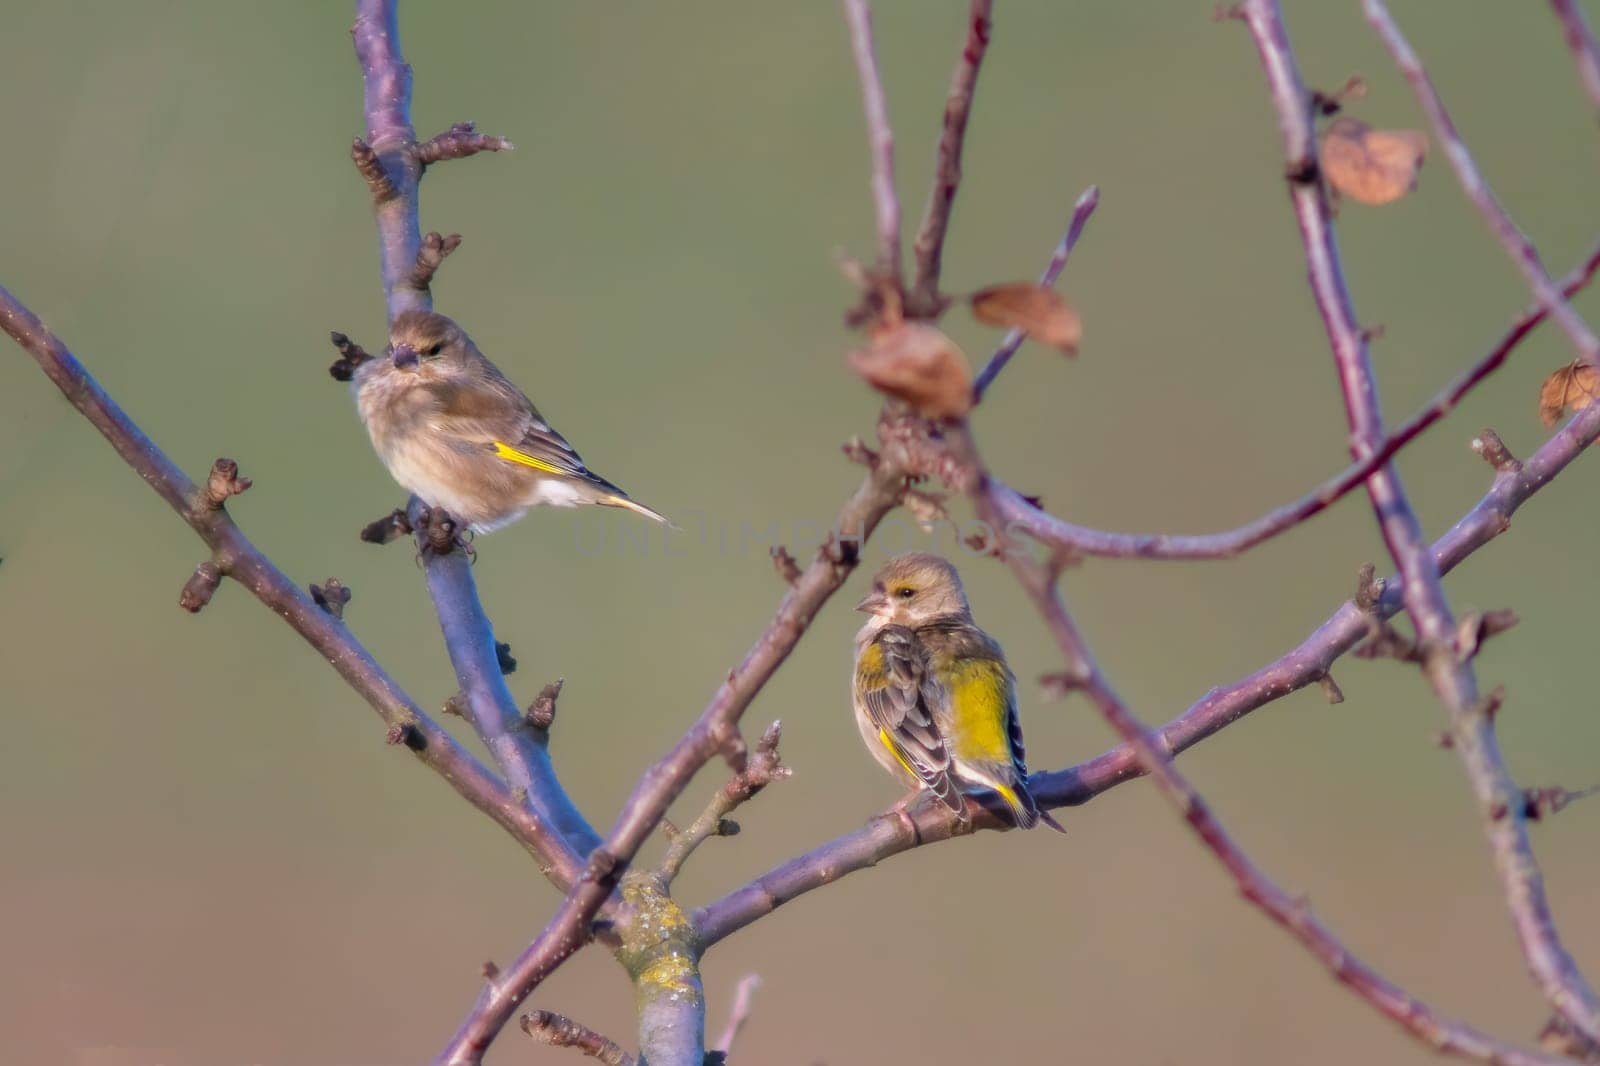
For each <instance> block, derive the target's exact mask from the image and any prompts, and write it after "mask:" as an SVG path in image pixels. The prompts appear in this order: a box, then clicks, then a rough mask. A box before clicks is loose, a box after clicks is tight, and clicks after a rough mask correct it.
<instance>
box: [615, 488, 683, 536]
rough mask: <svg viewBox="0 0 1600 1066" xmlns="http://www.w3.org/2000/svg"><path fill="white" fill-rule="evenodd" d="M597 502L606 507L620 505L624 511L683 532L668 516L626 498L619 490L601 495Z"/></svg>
mask: <svg viewBox="0 0 1600 1066" xmlns="http://www.w3.org/2000/svg"><path fill="white" fill-rule="evenodd" d="M598 502H599V503H601V504H603V505H604V506H606V507H621V508H622V509H623V510H625V511H632V512H633V513H634V514H642V515H644V516H645V517H646V518H651V519H654V520H655V521H657V522H660V523H661V524H662V525H664V526H666V527H667V528H668V529H671V530H676V531H677V532H680V533H681V532H683V531H682V530H681V529H679V527H678V526H677V524H676V523H674V522H673V521H672V519H670V518H668V517H667V516H666V515H664V514H662V513H661V512H660V511H656V510H652V509H651V508H649V507H646V506H645V505H644V504H642V503H636V502H634V501H633V500H630V499H628V497H627V496H625V495H623V494H622V493H620V492H616V493H612V494H610V495H608V496H602V497H600V499H599V501H598Z"/></svg>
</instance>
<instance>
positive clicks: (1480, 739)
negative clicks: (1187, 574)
mask: <svg viewBox="0 0 1600 1066" xmlns="http://www.w3.org/2000/svg"><path fill="white" fill-rule="evenodd" d="M1363 2H1364V4H1365V7H1366V11H1367V15H1368V18H1369V20H1372V21H1373V22H1374V25H1377V26H1378V28H1379V31H1380V34H1381V35H1383V36H1384V38H1385V42H1386V43H1387V44H1389V46H1390V48H1391V50H1392V51H1395V53H1396V58H1397V60H1398V61H1399V62H1400V64H1401V67H1402V70H1403V71H1404V72H1405V73H1406V75H1407V77H1408V78H1410V79H1411V80H1412V84H1413V87H1414V88H1415V89H1417V91H1418V93H1419V97H1420V98H1421V99H1422V100H1423V104H1424V108H1425V109H1427V110H1429V111H1430V114H1431V116H1432V117H1433V119H1434V121H1435V123H1436V124H1438V125H1439V127H1440V136H1441V139H1443V140H1445V142H1446V149H1447V151H1448V152H1449V154H1450V156H1451V161H1452V164H1453V165H1454V166H1455V167H1456V169H1457V174H1458V177H1460V178H1461V179H1462V182H1463V184H1464V185H1467V186H1468V190H1469V195H1471V196H1473V198H1474V199H1475V200H1477V201H1478V202H1479V206H1480V208H1481V209H1484V210H1485V214H1486V217H1489V218H1490V220H1491V223H1492V224H1494V223H1495V220H1496V215H1495V213H1494V212H1493V211H1491V210H1489V209H1490V208H1491V207H1497V206H1498V205H1495V204H1493V202H1492V195H1490V194H1489V193H1488V190H1487V188H1486V187H1484V186H1482V184H1481V181H1480V182H1478V183H1477V185H1476V186H1475V187H1474V186H1473V185H1472V181H1473V179H1475V177H1476V174H1475V171H1474V170H1473V168H1472V166H1471V157H1470V156H1468V155H1467V154H1466V150H1465V148H1464V147H1463V146H1462V145H1461V143H1460V140H1459V138H1457V137H1456V136H1455V133H1454V129H1453V127H1450V126H1449V118H1448V116H1446V115H1444V113H1443V108H1442V105H1439V104H1438V101H1437V97H1436V96H1433V95H1432V94H1431V87H1429V86H1427V79H1426V75H1425V74H1424V73H1423V72H1422V70H1421V67H1420V66H1418V65H1417V63H1416V59H1415V56H1413V55H1411V54H1410V50H1409V48H1406V47H1405V45H1404V41H1403V39H1401V38H1399V36H1398V31H1397V30H1393V24H1392V23H1388V22H1387V13H1386V12H1385V11H1384V9H1383V5H1382V3H1381V0H1363ZM1241 11H1242V14H1243V16H1244V21H1245V23H1246V25H1247V26H1248V27H1249V28H1250V33H1251V36H1252V38H1253V39H1254V41H1255V44H1256V49H1257V51H1258V52H1259V54H1260V56H1261V59H1262V67H1263V69H1264V71H1265V72H1266V75H1267V84H1268V89H1269V94H1270V96H1271V98H1272V101H1273V103H1274V105H1275V106H1276V109H1277V111H1278V121H1279V125H1280V126H1281V127H1282V130H1283V133H1284V148H1285V157H1286V158H1287V160H1288V170H1287V172H1288V173H1289V174H1290V175H1291V176H1293V175H1297V174H1302V173H1306V172H1309V173H1313V174H1314V173H1316V170H1317V167H1316V158H1317V157H1316V147H1315V142H1314V140H1313V139H1312V138H1311V136H1310V124H1311V119H1310V115H1311V105H1310V98H1309V96H1308V95H1307V93H1306V90H1305V86H1304V84H1303V83H1302V81H1301V79H1300V73H1299V70H1298V68H1297V66H1296V63H1295V59H1294V53H1293V51H1292V50H1291V48H1290V46H1289V40H1288V36H1287V33H1286V32H1285V30H1284V27H1283V22H1282V15H1281V12H1280V11H1279V8H1278V3H1277V0H1245V2H1244V3H1243V4H1242V7H1241ZM1386 23H1387V27H1388V31H1390V32H1385V24H1386ZM1424 89H1427V92H1424V91H1423V90H1424ZM1289 195H1290V201H1291V203H1292V205H1293V207H1294V213H1295V217H1296V220H1297V222H1298V223H1299V229H1300V235H1301V240H1302V243H1303V245H1304V247H1305V255H1306V265H1307V277H1308V280H1309V282H1310V284H1311V291H1312V297H1313V299H1314V300H1315V302H1316V304H1317V307H1318V309H1319V311H1320V312H1321V314H1322V319H1323V324H1324V326H1325V328H1326V331H1327V334H1328V340H1329V344H1330V346H1331V348H1332V351H1333V358H1334V364H1335V366H1336V368H1337V370H1338V374H1339V384H1340V389H1341V391H1342V392H1343V394H1344V400H1345V408H1346V413H1347V418H1348V421H1349V425H1350V439H1351V444H1352V451H1353V452H1354V453H1355V458H1357V459H1360V458H1364V457H1366V456H1369V455H1371V454H1372V453H1374V452H1376V451H1377V450H1378V449H1379V448H1380V447H1381V446H1382V442H1383V439H1384V428H1383V416H1382V413H1381V410H1380V409H1379V405H1378V399H1377V389H1376V386H1375V383H1374V376H1373V371H1372V363H1371V359H1370V355H1369V353H1368V350H1367V341H1366V335H1365V333H1364V332H1363V331H1362V329H1361V327H1360V325H1359V323H1358V322H1357V320H1356V316H1355V311H1354V308H1353V307H1352V304H1351V299H1350V293H1349V288H1348V286H1347V285H1346V283H1345V279H1344V274H1343V271H1342V269H1341V268H1340V265H1339V254H1338V248H1337V243H1336V241H1335V238H1334V232H1333V222H1332V218H1331V213H1330V211H1329V208H1328V203H1327V200H1326V198H1325V197H1324V196H1323V193H1322V189H1321V186H1320V185H1319V184H1314V183H1311V182H1308V181H1305V180H1291V181H1290V185H1289ZM1498 217H1499V218H1500V219H1502V220H1504V221H1505V222H1507V223H1509V219H1505V218H1504V214H1503V212H1501V213H1500V214H1499V216H1498ZM1511 229H1512V231H1513V235H1514V236H1516V237H1517V238H1519V239H1520V234H1515V232H1514V231H1515V227H1514V226H1513V227H1511ZM1510 247H1512V245H1511V244H1509V243H1508V248H1510ZM1522 247H1523V249H1524V250H1525V254H1523V255H1519V256H1518V262H1519V264H1521V265H1522V266H1523V267H1524V268H1525V270H1524V272H1525V273H1526V274H1528V275H1529V280H1530V283H1531V284H1532V285H1533V287H1534V290H1535V292H1536V293H1537V294H1538V297H1539V301H1540V303H1541V304H1543V305H1544V307H1545V308H1546V309H1547V310H1549V311H1550V312H1551V314H1552V316H1554V317H1555V318H1556V319H1557V320H1558V321H1560V322H1562V324H1563V327H1564V328H1568V331H1569V335H1571V336H1572V337H1573V340H1574V342H1575V343H1577V344H1578V345H1579V348H1580V350H1581V351H1584V352H1585V353H1588V354H1589V355H1590V357H1592V355H1593V354H1594V352H1595V349H1594V346H1593V343H1592V341H1593V338H1592V337H1591V336H1588V331H1587V327H1584V326H1583V324H1582V322H1581V320H1579V319H1578V318H1577V316H1576V315H1575V314H1573V313H1572V312H1571V310H1570V308H1569V307H1568V305H1567V303H1566V301H1565V300H1564V299H1563V298H1562V297H1561V295H1560V293H1559V292H1556V291H1555V290H1554V286H1553V284H1552V283H1551V282H1550V280H1549V278H1548V277H1546V276H1545V275H1544V272H1543V268H1542V267H1540V266H1539V264H1538V262H1537V256H1536V255H1535V254H1534V253H1533V252H1532V246H1531V245H1527V243H1526V241H1525V240H1523V241H1522ZM1367 493H1368V496H1369V497H1370V498H1371V502H1372V507H1373V511H1374V514H1375V515H1376V517H1377V521H1378V525H1379V528H1380V529H1381V531H1382V533H1383V537H1384V541H1385V542H1386V544H1387V545H1388V548H1389V554H1390V556H1391V557H1392V558H1393V559H1394V562H1395V566H1396V568H1397V569H1398V570H1399V571H1400V574H1401V578H1402V580H1403V583H1404V596H1405V606H1406V610H1407V612H1408V613H1409V614H1410V615H1411V619H1412V622H1413V624H1414V626H1415V628H1416V632H1417V639H1418V642H1419V643H1420V645H1421V647H1422V648H1423V649H1424V651H1423V657H1424V663H1423V670H1424V672H1425V674H1426V675H1427V677H1428V680H1429V682H1430V684H1431V685H1432V686H1433V689H1434V691H1435V693H1436V694H1437V695H1438V697H1439V699H1440V702H1441V703H1443V704H1444V707H1445V709H1446V711H1447V713H1448V715H1449V717H1450V722H1451V729H1452V736H1453V738H1454V740H1455V743H1454V745H1453V748H1454V750H1455V752H1456V753H1457V755H1458V756H1459V757H1460V758H1461V761H1462V766H1463V769H1464V770H1465V771H1466V774H1467V777H1468V780H1469V781H1470V782H1471V783H1472V786H1473V791H1474V793H1475V794H1476V796H1477V799H1478V806H1479V811H1480V813H1481V815H1482V817H1483V821H1484V832H1485V835H1486V836H1487V838H1488V840H1489V844H1490V847H1491V849H1492V850H1493V852H1494V856H1495V863H1494V865H1495V868H1496V870H1497V872H1498V873H1499V874H1500V879H1501V884H1502V888H1503V891H1504V893H1505V897H1506V905H1507V908H1508V909H1509V911H1510V912H1511V916H1512V922H1513V924H1514V926H1515V927H1516V931H1517V935H1518V938H1519V940H1520V941H1521V944H1522V950H1523V955H1524V956H1525V958H1526V959H1527V963H1528V968H1529V970H1530V971H1531V973H1532V974H1533V976H1534V978H1535V980H1536V981H1537V982H1538V984H1539V986H1540V987H1541V989H1542V990H1543V991H1544V993H1545V996H1546V998H1548V999H1549V1000H1550V1002H1551V1004H1552V1006H1554V1007H1555V1008H1556V1009H1557V1010H1558V1011H1560V1012H1561V1013H1562V1014H1564V1015H1565V1016H1566V1017H1567V1018H1568V1020H1570V1021H1571V1022H1572V1023H1573V1024H1574V1025H1576V1026H1577V1027H1578V1028H1579V1029H1580V1030H1582V1031H1583V1032H1584V1034H1585V1035H1586V1036H1589V1037H1590V1038H1591V1039H1595V1038H1600V999H1597V998H1596V996H1595V993H1594V990H1593V989H1592V988H1591V987H1590V986H1589V984H1588V982H1587V981H1586V980H1585V979H1584V977H1583V975H1582V973H1581V972H1579V970H1578V967H1577V963H1576V962H1575V961H1574V959H1573V958H1572V955H1571V954H1570V952H1568V951H1567V949H1566V946H1565V945H1564V944H1563V943H1562V942H1561V938H1560V935H1559V933H1558V932H1557V930H1556V926H1555V921H1554V918H1553V917H1552V915H1551V913H1550V907H1549V901H1548V900H1547V898H1546V896H1545V891H1544V882H1543V878H1542V877H1541V875H1540V872H1539V866H1538V863H1537V861H1536V860H1535V858H1534V855H1533V849H1532V846H1531V844H1530V842H1529V840H1528V832H1527V824H1526V819H1525V818H1524V816H1523V814H1522V811H1521V809H1520V807H1519V805H1518V804H1517V803H1516V799H1517V797H1518V796H1520V795H1521V791H1520V790H1519V789H1518V788H1517V786H1516V784H1515V782H1513V781H1512V779H1511V775H1510V773H1509V772H1508V771H1507V770H1506V766H1505V762H1504V760H1503V758H1502V757H1501V754H1500V750H1499V744H1498V741H1497V739H1496V737H1495V733H1494V727H1493V723H1492V722H1491V721H1490V719H1489V716H1488V715H1486V714H1484V713H1483V711H1482V707H1483V705H1482V703H1481V702H1480V699H1479V695H1478V685H1477V677H1476V674H1475V672H1474V670H1473V667H1472V664H1471V662H1470V661H1463V660H1462V659H1461V658H1460V657H1459V656H1457V655H1456V653H1455V649H1454V645H1453V636H1454V632H1455V628H1456V624H1455V620H1454V618H1452V616H1451V611H1450V604H1449V601H1448V600H1447V599H1446V597H1445V594H1444V588H1443V586H1442V584H1441V583H1440V580H1439V568H1438V566H1437V565H1436V564H1435V562H1434V559H1433V555H1432V553H1431V552H1430V551H1429V549H1428V545H1427V542H1426V541H1425V540H1424V539H1423V536H1422V529H1421V525H1420V523H1419V522H1418V520H1417V516H1416V512H1415V511H1414V510H1413V508H1412V506H1411V503H1410V501H1409V500H1408V499H1407V497H1406V493H1405V489H1404V487H1403V486H1402V485H1401V482H1400V478H1399V476H1398V475H1397V474H1396V473H1395V471H1394V469H1393V467H1389V466H1386V467H1383V468H1381V469H1379V470H1377V471H1374V472H1373V474H1372V476H1371V478H1369V479H1368V481H1367Z"/></svg>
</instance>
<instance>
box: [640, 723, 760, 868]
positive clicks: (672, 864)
mask: <svg viewBox="0 0 1600 1066" xmlns="http://www.w3.org/2000/svg"><path fill="white" fill-rule="evenodd" d="M782 735H783V728H782V723H779V722H773V723H772V725H770V726H768V727H767V731H766V732H765V733H763V734H762V735H761V739H760V740H759V741H757V742H756V750H755V753H754V754H753V755H751V756H750V759H749V761H748V762H747V763H746V764H745V767H744V769H743V770H740V771H739V772H737V773H735V774H734V775H733V779H732V780H731V781H729V782H728V783H727V784H725V785H723V786H722V787H721V788H719V789H718V790H717V792H716V794H715V795H713V796H712V797H711V802H710V803H708V804H706V808H705V810H703V811H701V812H700V815H699V817H697V818H695V820H694V821H693V822H691V823H689V826H688V827H687V828H685V829H681V830H679V831H678V832H677V833H675V834H673V836H672V839H671V842H670V843H669V844H668V845H667V850H666V853H665V854H664V855H663V856H662V857H661V862H660V863H659V864H657V866H656V869H655V875H656V880H657V881H658V882H659V884H660V886H661V891H662V892H667V891H670V890H671V888H672V882H673V879H674V878H676V877H677V876H678V872H679V871H680V870H682V869H683V864H684V863H685V862H686V861H688V858H689V856H690V855H692V854H694V851H695V849H696V848H698V847H699V846H700V845H701V844H703V843H705V842H706V841H707V840H709V839H711V838H712V837H715V836H733V835H734V834H736V833H738V831H739V825H738V823H737V822H730V821H729V820H728V815H730V814H732V813H733V812H734V811H735V810H737V809H738V808H739V806H740V805H741V804H743V803H745V802H746V801H748V800H749V799H750V798H751V797H753V796H754V795H755V794H756V793H758V792H760V791H761V790H762V789H764V788H766V787H767V786H768V785H770V784H771V783H772V782H774V781H780V780H782V779H783V778H785V777H788V776H789V774H790V772H791V771H790V770H789V768H788V767H787V766H785V765H783V762H782V760H781V759H780V758H779V756H778V740H779V738H780V737H781V736H782Z"/></svg>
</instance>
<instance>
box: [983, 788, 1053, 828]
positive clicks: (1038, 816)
mask: <svg viewBox="0 0 1600 1066" xmlns="http://www.w3.org/2000/svg"><path fill="white" fill-rule="evenodd" d="M995 791H996V792H998V793H1000V798H1001V799H1003V800H1005V801H1006V806H1008V807H1010V808H1011V817H1012V818H1013V819H1015V821H1016V823H1017V828H1019V829H1032V828H1033V827H1034V826H1036V825H1038V824H1039V823H1040V822H1043V823H1044V824H1045V825H1047V826H1049V827H1050V828H1051V829H1054V830H1055V831H1056V832H1058V833H1065V832H1066V831H1067V830H1066V827H1065V826H1063V825H1062V824H1061V823H1060V822H1058V821H1056V820H1055V818H1054V817H1052V816H1051V814H1050V812H1049V811H1047V810H1044V809H1043V808H1041V807H1040V806H1039V804H1038V802H1037V801H1035V800H1034V798H1033V793H1031V792H1029V791H1028V786H1027V785H1026V784H1024V783H1022V782H1018V783H1017V786H1016V787H1015V788H1008V787H1004V786H1001V787H998V788H996V789H995Z"/></svg>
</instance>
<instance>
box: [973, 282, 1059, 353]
mask: <svg viewBox="0 0 1600 1066" xmlns="http://www.w3.org/2000/svg"><path fill="white" fill-rule="evenodd" d="M971 302H972V314H973V317H975V318H976V319H977V320H978V321H979V322H982V323H983V324H984V325H986V326H1004V327H1007V328H1014V329H1020V330H1022V331H1023V332H1024V333H1026V334H1028V335H1029V336H1030V337H1032V338H1033V339H1034V340H1038V341H1043V342H1044V343H1045V344H1048V345H1050V346H1051V347H1052V348H1059V349H1060V350H1061V351H1063V352H1065V353H1066V354H1068V355H1075V354H1076V353H1077V351H1078V342H1079V341H1080V340H1082V339H1083V322H1082V321H1081V320H1080V319H1079V318H1078V313H1077V312H1076V311H1074V310H1073V309H1072V308H1070V307H1068V306H1067V301H1066V300H1064V299H1062V298H1061V294H1060V293H1058V292H1056V291H1055V290H1054V289H1047V288H1045V287H1044V286H1043V285H1035V284H1034V283H1033V282H1031V281H1014V282H1009V283H1007V284H1005V285H991V286H989V287H988V288H987V289H979V290H978V291H977V292H975V293H973V294H972V300H971Z"/></svg>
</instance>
